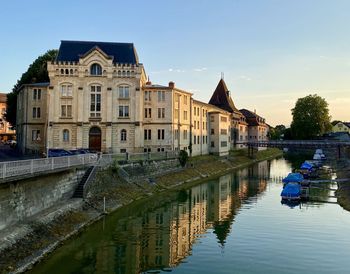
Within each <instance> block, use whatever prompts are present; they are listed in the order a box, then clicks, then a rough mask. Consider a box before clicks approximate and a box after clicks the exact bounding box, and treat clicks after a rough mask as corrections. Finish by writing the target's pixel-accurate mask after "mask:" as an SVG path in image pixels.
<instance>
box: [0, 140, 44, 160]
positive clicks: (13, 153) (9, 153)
mask: <svg viewBox="0 0 350 274" xmlns="http://www.w3.org/2000/svg"><path fill="white" fill-rule="evenodd" d="M35 158H40V157H39V156H36V155H21V154H20V153H19V151H18V150H16V148H12V147H10V146H9V145H4V144H2V143H0V162H8V161H18V160H27V159H35Z"/></svg>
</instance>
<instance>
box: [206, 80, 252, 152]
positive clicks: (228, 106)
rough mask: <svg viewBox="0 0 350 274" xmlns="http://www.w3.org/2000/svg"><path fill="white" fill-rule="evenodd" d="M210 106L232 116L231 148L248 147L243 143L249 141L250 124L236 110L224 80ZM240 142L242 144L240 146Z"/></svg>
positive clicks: (216, 90)
mask: <svg viewBox="0 0 350 274" xmlns="http://www.w3.org/2000/svg"><path fill="white" fill-rule="evenodd" d="M209 104H211V105H214V106H217V107H219V108H221V109H224V110H226V111H228V112H229V113H230V114H231V115H230V118H231V119H230V122H231V133H230V134H231V146H232V147H237V148H243V147H246V145H245V144H244V143H242V142H247V141H248V123H247V121H246V117H245V116H244V115H243V114H242V113H241V112H240V111H239V110H238V109H237V108H236V106H235V104H234V102H233V100H232V98H231V95H230V91H229V89H228V88H227V86H226V83H225V81H224V79H221V80H220V81H219V83H218V85H217V87H216V89H215V91H214V93H213V95H212V97H211V98H210V101H209ZM240 142H241V144H239V143H240Z"/></svg>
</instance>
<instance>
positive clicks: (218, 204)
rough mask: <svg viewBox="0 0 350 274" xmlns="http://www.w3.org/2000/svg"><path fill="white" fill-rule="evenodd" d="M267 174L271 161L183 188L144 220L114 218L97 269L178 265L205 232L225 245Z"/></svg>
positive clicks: (129, 270) (121, 270) (116, 270)
mask: <svg viewBox="0 0 350 274" xmlns="http://www.w3.org/2000/svg"><path fill="white" fill-rule="evenodd" d="M268 173H269V162H267V161H265V162H261V163H258V164H256V165H254V166H251V167H249V168H247V169H243V170H240V171H238V172H237V173H235V174H227V175H224V176H222V177H220V178H219V179H217V180H215V181H210V182H207V183H203V184H200V185H197V186H195V187H192V188H191V189H189V190H183V191H181V192H180V193H179V197H178V200H177V201H174V202H168V203H166V204H164V205H163V206H161V207H159V208H156V209H154V210H152V211H149V212H144V213H143V214H142V216H138V217H132V218H123V219H120V220H118V222H117V223H116V227H115V231H114V235H113V237H112V240H111V241H112V242H110V243H107V242H106V243H105V244H103V245H99V247H98V250H97V251H96V259H95V262H96V265H95V266H94V268H95V271H97V272H105V271H106V272H112V273H113V272H114V273H142V272H146V271H148V270H155V269H165V268H172V267H176V266H177V265H179V264H180V263H181V262H182V261H183V260H184V259H185V258H186V257H187V256H190V255H191V250H192V246H193V245H194V244H195V243H196V240H197V239H198V238H199V237H200V236H201V235H202V234H204V233H207V232H208V231H213V233H215V234H216V237H217V241H218V243H219V244H220V245H222V246H224V245H225V240H226V237H227V235H228V234H229V233H230V230H231V229H232V225H233V220H234V217H235V215H236V214H237V211H238V209H239V208H240V207H241V205H242V203H249V202H252V200H254V199H256V197H257V196H258V195H259V194H260V193H261V192H263V191H264V190H265V189H266V186H267V178H268ZM248 178H250V179H248ZM90 263H91V261H90Z"/></svg>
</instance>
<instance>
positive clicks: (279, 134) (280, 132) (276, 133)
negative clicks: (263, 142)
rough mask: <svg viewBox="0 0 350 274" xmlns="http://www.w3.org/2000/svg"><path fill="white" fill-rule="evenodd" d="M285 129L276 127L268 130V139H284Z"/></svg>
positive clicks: (279, 126) (282, 126) (280, 126)
mask: <svg viewBox="0 0 350 274" xmlns="http://www.w3.org/2000/svg"><path fill="white" fill-rule="evenodd" d="M285 131H286V127H285V126H284V125H277V126H275V127H274V128H270V131H269V133H268V134H269V136H268V137H269V139H270V140H280V139H282V138H283V137H284V133H285Z"/></svg>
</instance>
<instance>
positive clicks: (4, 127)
mask: <svg viewBox="0 0 350 274" xmlns="http://www.w3.org/2000/svg"><path fill="white" fill-rule="evenodd" d="M6 109H7V94H6V93H0V141H7V140H12V139H15V137H16V132H15V131H14V130H12V128H11V125H10V123H9V122H7V121H6V119H5V113H6Z"/></svg>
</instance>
